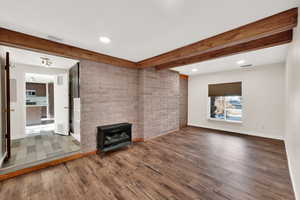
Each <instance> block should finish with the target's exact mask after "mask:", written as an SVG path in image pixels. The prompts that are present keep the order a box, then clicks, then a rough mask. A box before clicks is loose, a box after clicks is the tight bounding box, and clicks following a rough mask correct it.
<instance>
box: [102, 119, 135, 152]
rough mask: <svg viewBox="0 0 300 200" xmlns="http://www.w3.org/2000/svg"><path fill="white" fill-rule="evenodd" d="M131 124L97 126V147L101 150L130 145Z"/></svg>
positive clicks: (105, 150)
mask: <svg viewBox="0 0 300 200" xmlns="http://www.w3.org/2000/svg"><path fill="white" fill-rule="evenodd" d="M131 129H132V124H129V123H121V124H112V125H106V126H99V127H97V130H98V131H97V148H98V149H99V150H100V151H101V152H107V151H111V150H115V149H118V148H121V147H124V146H128V145H130V144H131V143H132V142H131V138H132V137H131V134H132V133H131V132H132V131H131Z"/></svg>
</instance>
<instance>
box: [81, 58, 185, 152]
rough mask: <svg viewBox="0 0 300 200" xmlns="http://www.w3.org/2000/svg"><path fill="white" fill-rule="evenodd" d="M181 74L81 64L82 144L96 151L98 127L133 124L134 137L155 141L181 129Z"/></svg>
mask: <svg viewBox="0 0 300 200" xmlns="http://www.w3.org/2000/svg"><path fill="white" fill-rule="evenodd" d="M179 90H180V87H179V74H178V73H177V72H173V71H169V70H164V71H157V70H155V69H154V68H150V69H143V70H137V69H127V68H121V67H116V66H111V65H107V64H102V63H96V62H91V61H81V62H80V98H81V124H80V128H81V145H82V150H83V151H85V152H88V151H93V150H95V149H96V133H97V130H96V127H97V126H100V125H106V124H115V123H121V122H129V123H132V124H133V138H145V139H149V138H153V137H156V136H159V135H162V134H165V133H168V132H171V131H175V130H178V129H179V119H180V116H179V115H180V112H179V108H180V103H179V100H180V93H179Z"/></svg>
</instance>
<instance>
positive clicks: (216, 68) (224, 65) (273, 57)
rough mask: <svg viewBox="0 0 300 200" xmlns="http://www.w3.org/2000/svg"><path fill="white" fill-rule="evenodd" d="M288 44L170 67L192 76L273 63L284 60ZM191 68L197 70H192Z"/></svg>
mask: <svg viewBox="0 0 300 200" xmlns="http://www.w3.org/2000/svg"><path fill="white" fill-rule="evenodd" d="M288 48H289V45H288V44H286V45H281V46H276V47H271V48H267V49H262V50H257V51H251V52H248V53H242V54H237V55H233V56H227V57H223V58H218V59H214V60H209V61H205V62H200V63H195V64H191V65H185V66H182V67H176V68H172V70H175V71H178V72H180V73H181V74H185V75H189V76H193V75H199V74H205V73H213V72H221V71H230V70H236V69H241V67H240V66H241V65H249V64H251V65H253V66H254V67H256V66H258V67H259V66H261V65H267V64H273V63H280V62H285V61H286V57H287V51H288ZM241 60H244V61H245V63H244V64H238V63H237V62H238V61H241ZM193 69H197V70H198V71H196V72H194V71H192V70H193Z"/></svg>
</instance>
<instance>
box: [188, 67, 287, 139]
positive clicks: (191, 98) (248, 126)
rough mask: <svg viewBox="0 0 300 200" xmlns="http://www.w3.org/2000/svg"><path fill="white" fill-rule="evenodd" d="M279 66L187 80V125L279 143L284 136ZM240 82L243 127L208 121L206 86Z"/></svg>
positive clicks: (281, 81) (283, 82)
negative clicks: (257, 137) (242, 134)
mask: <svg viewBox="0 0 300 200" xmlns="http://www.w3.org/2000/svg"><path fill="white" fill-rule="evenodd" d="M284 74H285V68H284V64H283V63H279V64H272V65H266V66H258V67H255V68H253V69H252V70H250V71H248V70H245V69H241V70H235V71H226V72H219V73H211V74H203V75H197V76H190V77H189V85H188V88H189V90H188V124H189V125H192V126H199V127H204V128H212V129H219V130H225V131H230V132H237V133H244V134H249V135H257V136H262V137H267V138H276V139H282V138H283V136H284V114H285V111H284V100H285V98H284V95H285V92H284V89H285V87H284V85H285V81H284V79H285V75H284ZM236 81H242V87H243V88H242V93H243V123H242V124H236V123H229V122H220V121H212V120H208V119H207V116H208V114H207V113H208V84H214V83H226V82H236Z"/></svg>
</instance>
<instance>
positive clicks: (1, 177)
mask: <svg viewBox="0 0 300 200" xmlns="http://www.w3.org/2000/svg"><path fill="white" fill-rule="evenodd" d="M96 153H97V151H91V152H87V153H77V154H74V155H71V156H67V157H64V158H60V159H57V160H53V161H49V162H46V163H42V164H39V165H36V166H33V167H28V168H25V169H20V170H17V171H14V172H10V173H7V174H1V175H0V181H3V180H6V179H10V178H13V177H16V176H20V175H23V174H27V173H30V172H33V171H37V170H40V169H44V168H47V167H52V166H56V165H59V164H62V163H65V162H68V161H72V160H76V159H79V158H83V157H86V156H90V155H94V154H96Z"/></svg>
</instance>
